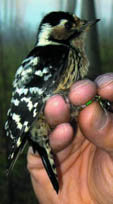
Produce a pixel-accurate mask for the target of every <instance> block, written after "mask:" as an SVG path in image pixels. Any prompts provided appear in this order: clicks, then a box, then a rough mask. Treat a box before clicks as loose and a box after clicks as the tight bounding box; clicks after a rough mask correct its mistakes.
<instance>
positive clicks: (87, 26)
mask: <svg viewBox="0 0 113 204" xmlns="http://www.w3.org/2000/svg"><path fill="white" fill-rule="evenodd" d="M99 21H100V19H96V20H92V21H83V24H82V25H81V26H80V28H79V31H81V32H84V31H88V30H90V28H91V27H92V26H93V25H95V24H96V23H97V22H99Z"/></svg>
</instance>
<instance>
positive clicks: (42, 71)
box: [5, 48, 64, 167]
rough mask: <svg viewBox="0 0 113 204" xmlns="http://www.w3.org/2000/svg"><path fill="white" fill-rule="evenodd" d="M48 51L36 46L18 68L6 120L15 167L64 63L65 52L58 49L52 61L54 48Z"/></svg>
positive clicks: (11, 157)
mask: <svg viewBox="0 0 113 204" xmlns="http://www.w3.org/2000/svg"><path fill="white" fill-rule="evenodd" d="M58 51H59V50H58ZM44 52H45V49H44ZM44 52H43V50H41V52H39V51H38V50H37V48H36V49H34V50H33V51H32V52H31V54H30V55H29V56H28V57H27V58H26V59H25V60H24V61H23V62H22V64H21V66H20V67H19V68H18V70H17V72H16V75H15V80H14V82H13V93H12V100H11V106H10V109H9V111H8V120H7V121H6V124H5V129H6V135H7V136H8V139H10V142H9V143H11V145H10V153H9V158H8V159H9V165H10V166H12V167H13V165H14V163H15V160H16V159H17V157H18V155H19V154H20V152H21V151H22V149H23V147H24V146H25V144H26V140H27V137H28V132H29V130H30V128H31V125H32V123H33V121H34V120H35V119H36V117H37V115H38V114H39V113H40V111H41V110H42V108H43V107H44V102H42V100H43V98H44V97H45V98H47V97H49V96H50V95H51V92H52V87H54V86H55V83H56V79H57V76H58V72H60V71H59V70H62V68H63V66H64V64H63V63H60V61H58V57H57V55H58V56H59V58H60V57H61V53H59V52H57V54H55V53H54V59H53V61H52V62H51V60H50V59H51V55H53V53H52V52H53V49H52V51H49V50H48V49H47V51H46V53H45V56H44ZM47 52H48V53H49V55H48V54H47ZM42 56H43V57H42ZM56 72H57V73H56ZM58 77H59V76H58ZM11 163H12V164H11Z"/></svg>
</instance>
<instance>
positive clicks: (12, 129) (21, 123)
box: [5, 11, 98, 193]
mask: <svg viewBox="0 0 113 204" xmlns="http://www.w3.org/2000/svg"><path fill="white" fill-rule="evenodd" d="M97 21H98V19H97V20H94V21H86V20H82V19H80V18H78V17H77V16H76V15H72V14H70V13H67V12H62V11H58V12H51V13H49V14H47V15H46V16H44V18H43V19H42V21H41V23H40V25H39V29H38V32H37V39H36V44H35V46H34V48H33V49H32V50H31V52H30V53H29V54H28V56H27V57H26V58H25V59H24V60H23V62H22V64H21V65H20V67H19V68H18V69H17V71H16V74H15V79H14V82H13V92H12V98H11V104H10V108H9V110H8V113H7V117H8V119H7V121H6V123H5V129H6V136H7V137H8V138H9V140H10V144H11V145H10V153H9V157H8V160H9V166H8V172H7V173H8V174H9V173H10V171H11V170H12V168H13V166H14V164H15V162H16V160H17V158H18V157H19V155H20V153H21V152H22V151H23V149H24V147H25V145H26V144H27V143H29V145H31V146H32V148H33V151H34V153H36V152H38V153H39V155H40V157H41V159H42V162H43V165H44V167H45V169H46V172H47V174H48V176H49V178H50V181H51V183H52V185H53V188H54V189H55V191H56V192H57V193H58V191H59V184H58V176H57V171H56V167H55V162H54V155H53V152H52V149H51V146H50V143H49V138H48V135H49V134H50V132H51V127H50V126H49V125H48V123H47V122H46V118H45V116H44V107H45V104H46V101H47V100H48V98H49V97H51V96H52V95H54V94H61V95H62V96H64V98H65V97H66V96H67V94H68V92H69V89H70V87H71V85H72V84H73V83H74V82H75V81H77V80H80V79H83V78H84V77H85V76H86V75H87V72H88V65H89V63H88V59H87V57H86V54H85V50H84V42H85V38H84V36H85V34H86V32H87V31H88V30H89V28H90V27H91V26H92V25H94V24H95V23H96V22H97Z"/></svg>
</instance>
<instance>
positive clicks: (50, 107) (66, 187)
mask: <svg viewBox="0 0 113 204" xmlns="http://www.w3.org/2000/svg"><path fill="white" fill-rule="evenodd" d="M96 94H99V95H100V96H102V97H104V98H106V99H108V100H110V101H111V102H113V74H112V73H109V74H104V75H100V76H99V77H98V78H97V79H96V81H95V82H92V81H90V80H81V81H78V82H76V83H75V84H74V85H73V86H72V87H71V89H70V92H69V100H70V101H71V103H72V104H74V105H81V104H85V103H86V102H87V101H88V100H90V99H92V98H93V97H94V96H95V95H96ZM45 115H46V118H47V120H48V122H49V124H50V125H51V126H56V128H55V129H54V130H53V132H52V133H51V135H50V143H51V146H52V148H53V151H54V152H55V153H56V165H57V171H58V176H59V185H60V190H59V194H58V195H57V194H56V192H55V191H54V190H53V187H52V185H51V183H50V181H49V179H48V176H47V174H46V172H45V169H44V168H43V165H42V162H41V159H40V158H39V156H38V154H37V155H36V154H35V155H34V154H33V152H32V149H31V148H30V149H29V151H28V156H27V161H28V170H29V172H30V174H31V180H32V185H33V188H34V191H35V194H36V197H37V198H38V199H39V202H40V203H41V204H45V203H46V204H64V203H65V204H69V203H70V204H75V203H77V204H108V203H109V204H113V114H112V113H110V112H107V111H104V110H103V109H102V108H101V106H100V105H99V104H98V103H97V102H93V103H92V104H90V105H89V106H87V107H86V108H84V109H83V110H82V111H81V112H80V114H79V116H78V122H77V123H78V125H77V128H76V133H74V131H73V129H72V127H71V125H70V124H69V120H70V111H69V104H66V103H65V102H64V100H63V98H62V97H61V96H59V95H56V96H53V97H51V98H50V99H49V100H48V101H47V104H46V107H45ZM75 126H76V125H75Z"/></svg>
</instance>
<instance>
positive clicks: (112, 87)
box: [95, 73, 113, 102]
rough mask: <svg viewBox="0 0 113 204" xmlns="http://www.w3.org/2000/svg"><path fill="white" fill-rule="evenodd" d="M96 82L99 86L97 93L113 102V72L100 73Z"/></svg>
mask: <svg viewBox="0 0 113 204" xmlns="http://www.w3.org/2000/svg"><path fill="white" fill-rule="evenodd" d="M95 82H96V84H97V87H98V88H97V93H98V94H99V95H100V96H102V97H103V98H105V99H107V100H110V101H112V102H113V73H108V74H103V75H100V76H99V77H97V79H96V80H95Z"/></svg>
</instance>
